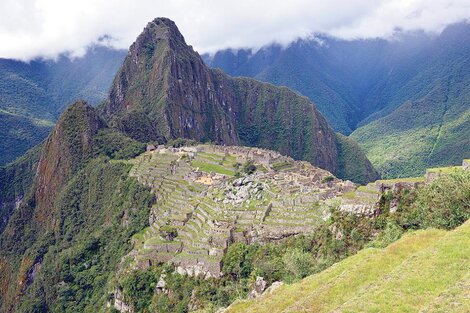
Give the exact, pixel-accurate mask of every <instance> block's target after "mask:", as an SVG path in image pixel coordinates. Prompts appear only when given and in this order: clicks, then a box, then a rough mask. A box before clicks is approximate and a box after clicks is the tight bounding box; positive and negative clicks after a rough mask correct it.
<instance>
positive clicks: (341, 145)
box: [336, 134, 379, 184]
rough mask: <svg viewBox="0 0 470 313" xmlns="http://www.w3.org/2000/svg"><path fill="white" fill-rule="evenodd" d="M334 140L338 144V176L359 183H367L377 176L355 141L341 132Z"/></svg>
mask: <svg viewBox="0 0 470 313" xmlns="http://www.w3.org/2000/svg"><path fill="white" fill-rule="evenodd" d="M336 142H337V146H338V173H337V176H338V177H340V178H345V179H349V180H352V181H353V182H356V183H359V184H367V183H368V182H371V181H374V180H376V179H378V178H379V175H378V174H377V172H376V171H375V169H374V167H373V166H372V165H371V164H370V162H369V160H368V159H367V157H366V156H365V155H364V153H363V152H362V150H361V148H360V147H359V145H358V144H357V143H356V142H354V141H353V140H352V139H351V138H348V137H346V136H343V135H341V134H336Z"/></svg>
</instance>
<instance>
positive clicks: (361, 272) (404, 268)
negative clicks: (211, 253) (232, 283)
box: [226, 222, 470, 313]
mask: <svg viewBox="0 0 470 313" xmlns="http://www.w3.org/2000/svg"><path fill="white" fill-rule="evenodd" d="M469 255H470V223H469V222H467V223H466V224H464V225H462V226H460V227H459V228H457V229H455V230H453V231H447V232H446V231H442V230H435V229H429V230H422V231H416V232H413V233H410V234H407V235H406V236H404V237H403V238H402V239H400V240H399V241H397V242H395V243H393V244H392V245H390V246H388V247H387V248H384V249H375V248H367V249H364V250H363V251H361V252H359V253H358V254H357V255H355V256H352V257H349V258H347V259H346V260H344V261H342V262H340V263H338V264H335V265H334V266H332V267H331V268H329V269H327V270H326V271H324V272H321V273H319V274H316V275H313V276H311V277H308V278H305V279H304V280H302V281H300V282H298V283H295V284H292V285H288V286H281V287H280V288H279V289H277V290H276V291H274V292H272V293H271V294H268V295H265V296H263V297H262V298H260V299H259V300H257V301H248V302H239V303H236V304H234V305H232V306H231V307H230V309H228V310H227V311H226V312H260V313H261V312H468V311H469V310H470V298H469V295H470V294H469V287H470V260H469V257H468V256H469Z"/></svg>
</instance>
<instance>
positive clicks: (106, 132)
mask: <svg viewBox="0 0 470 313" xmlns="http://www.w3.org/2000/svg"><path fill="white" fill-rule="evenodd" d="M94 140H95V145H94V147H95V153H96V154H98V155H106V156H108V157H109V158H111V159H119V160H120V159H124V160H128V159H131V158H134V157H136V156H137V155H139V154H141V153H143V152H144V151H145V144H143V143H140V142H138V141H135V140H133V139H131V138H129V137H127V136H125V135H123V134H121V133H119V132H116V131H112V130H110V129H102V130H100V131H99V133H98V135H97V136H96V137H95V139H94Z"/></svg>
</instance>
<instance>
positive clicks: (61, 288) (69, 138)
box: [0, 101, 153, 312]
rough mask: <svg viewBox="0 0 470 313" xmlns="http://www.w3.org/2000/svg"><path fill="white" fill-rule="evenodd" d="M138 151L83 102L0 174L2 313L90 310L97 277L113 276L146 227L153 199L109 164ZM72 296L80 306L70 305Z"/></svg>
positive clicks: (140, 146)
mask: <svg viewBox="0 0 470 313" xmlns="http://www.w3.org/2000/svg"><path fill="white" fill-rule="evenodd" d="M143 150H144V145H143V144H140V143H137V142H135V141H133V140H131V139H129V138H127V137H124V136H123V135H122V134H120V133H116V132H113V131H112V130H110V129H109V128H107V126H106V124H105V123H104V122H103V120H102V119H101V118H100V117H99V116H98V115H97V114H96V111H95V109H94V108H92V107H91V106H89V105H87V104H86V103H84V102H81V101H80V102H77V103H75V104H73V105H72V106H70V107H69V108H68V109H67V110H66V111H65V112H64V114H63V115H62V116H61V118H60V119H59V120H58V122H57V125H56V126H55V128H54V130H53V131H52V132H51V134H50V135H49V137H48V138H47V140H46V141H45V142H44V143H43V144H42V146H41V147H37V148H35V149H34V150H32V151H30V152H29V153H27V154H26V155H25V156H24V157H22V158H20V159H18V160H17V161H15V162H14V163H11V164H9V165H7V166H6V167H2V168H1V169H0V179H1V180H0V187H1V194H0V203H1V209H2V210H1V215H2V224H1V229H0V230H1V235H0V246H1V250H2V258H1V260H0V278H1V279H0V281H1V284H0V305H1V311H2V312H15V311H17V312H31V311H34V312H51V311H55V312H64V311H67V310H75V312H84V311H85V308H86V307H88V310H90V311H93V309H94V303H95V301H97V300H98V299H91V296H90V295H91V293H92V292H93V291H94V290H102V289H103V288H104V287H105V286H104V285H103V282H106V280H107V277H102V279H101V280H100V279H98V277H99V273H102V274H105V275H110V274H111V273H112V269H114V268H115V266H116V264H117V263H118V262H119V260H120V258H121V257H122V256H124V254H125V253H127V252H128V251H129V249H130V245H129V243H128V239H129V238H130V236H131V235H132V234H134V233H135V232H136V231H138V230H140V229H141V228H142V227H145V223H146V222H145V219H147V218H148V207H149V205H150V203H151V201H153V200H152V196H151V195H150V194H149V193H148V191H146V189H145V188H143V187H140V186H139V185H138V184H137V183H136V182H135V180H132V179H130V178H129V177H128V176H127V173H128V171H129V167H128V166H127V165H125V164H124V163H120V164H114V163H111V162H109V158H110V157H113V156H119V157H123V158H126V157H127V158H129V157H133V156H134V155H136V154H138V153H141V152H142V151H143ZM139 209H141V211H139ZM124 215H125V219H126V222H125V223H124V222H122V219H123V216H124ZM91 254H93V255H95V257H93V261H92V262H93V266H92V267H91V268H90V267H89V265H87V264H86V262H90V261H91V259H90V257H89V255H91ZM83 275H92V276H93V277H95V278H96V280H95V281H94V282H92V281H88V280H86V279H84V276H83ZM71 282H73V284H72V285H73V289H72V287H70V288H68V285H69V284H70V283H71ZM76 288H78V289H76ZM70 297H73V298H75V299H77V301H78V302H79V304H78V306H77V304H74V305H73V308H70V307H68V306H70V305H71V304H70V303H67V299H69V298H70ZM83 297H85V298H86V299H87V300H86V301H81V300H80V299H82V298H83ZM19 299H21V302H20V301H19ZM50 299H55V300H54V301H50Z"/></svg>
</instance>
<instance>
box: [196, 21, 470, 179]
mask: <svg viewBox="0 0 470 313" xmlns="http://www.w3.org/2000/svg"><path fill="white" fill-rule="evenodd" d="M469 34H470V25H469V24H467V23H460V24H455V25H451V26H448V27H447V28H446V29H445V30H444V31H443V32H442V33H441V34H440V35H439V36H431V35H427V34H423V33H414V34H409V33H408V34H400V35H398V36H397V37H396V38H395V40H391V41H387V40H381V39H377V40H353V41H343V40H338V39H335V38H331V37H328V36H317V37H316V38H315V39H312V40H298V41H296V42H294V43H292V44H290V45H289V46H288V47H286V48H281V47H279V46H276V45H273V46H267V47H263V48H262V49H260V50H259V51H256V52H254V51H251V50H225V51H220V52H218V53H216V54H215V55H213V56H209V55H205V56H204V59H205V61H206V63H208V64H209V65H211V66H212V67H219V68H222V69H223V70H225V71H227V72H228V73H230V74H231V75H236V76H237V75H241V76H250V77H255V78H256V79H260V80H264V81H267V82H271V83H274V84H277V85H285V86H288V87H290V88H293V89H294V90H297V91H299V92H301V93H302V94H304V95H306V96H308V97H309V98H310V99H311V100H313V101H314V102H315V104H317V106H318V109H319V110H320V112H322V113H323V114H324V115H325V117H326V118H327V119H328V121H329V122H330V123H331V124H332V125H333V127H334V128H335V129H336V130H338V131H340V132H342V133H344V134H350V133H351V132H353V131H355V130H356V129H357V130H356V132H355V133H354V134H353V136H352V138H354V139H355V140H357V141H359V143H360V145H361V147H362V148H363V149H364V150H365V151H366V154H367V156H368V157H369V158H370V159H371V161H372V163H373V164H374V166H376V167H377V169H378V170H379V172H380V173H381V174H382V175H383V176H384V177H400V176H401V177H403V176H410V175H418V174H422V173H423V171H424V169H425V168H426V167H430V166H438V165H443V164H453V163H456V162H457V163H458V162H459V160H460V159H462V158H466V157H468V156H469V155H470V154H469V153H470V152H469V150H468V149H466V148H465V147H468V143H466V142H465V139H464V138H467V137H468V136H465V132H466V129H468V127H467V124H468V122H467V120H468V119H467V115H468V113H466V111H465V110H467V109H468V103H469V98H468V96H469V94H468V92H467V86H468V84H467V83H466V81H467V80H468V79H469V75H470V71H469V67H468V51H469V49H470V37H469ZM447 108H449V110H447ZM395 111H396V112H395ZM424 116H425V117H424ZM380 118H383V119H380ZM377 119H380V120H377ZM374 121H376V122H375V123H372V122H374ZM367 124H370V125H367ZM366 125H367V126H366ZM441 125H442V127H441ZM362 126H364V127H362ZM441 130H442V132H441ZM411 143H414V144H411ZM441 147H442V150H441Z"/></svg>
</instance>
